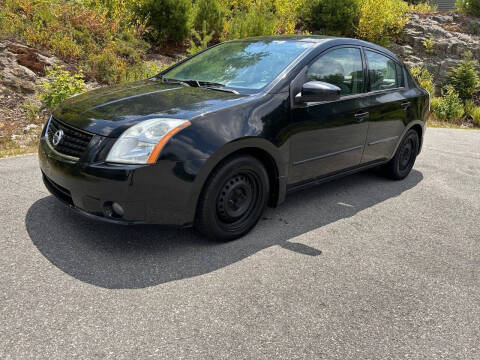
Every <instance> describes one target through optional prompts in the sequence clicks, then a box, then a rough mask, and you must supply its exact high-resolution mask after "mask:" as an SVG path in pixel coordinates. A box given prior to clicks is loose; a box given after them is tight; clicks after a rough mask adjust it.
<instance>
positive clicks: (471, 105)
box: [463, 99, 477, 116]
mask: <svg viewBox="0 0 480 360" xmlns="http://www.w3.org/2000/svg"><path fill="white" fill-rule="evenodd" d="M476 107H477V105H476V104H475V101H473V100H472V99H469V100H467V101H465V105H464V106H463V108H464V110H465V116H473V112H474V111H475V109H476Z"/></svg>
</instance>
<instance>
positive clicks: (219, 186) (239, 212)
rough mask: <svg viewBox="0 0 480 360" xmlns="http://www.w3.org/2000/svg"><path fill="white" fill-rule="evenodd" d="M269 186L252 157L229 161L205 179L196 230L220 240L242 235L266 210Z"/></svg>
mask: <svg viewBox="0 0 480 360" xmlns="http://www.w3.org/2000/svg"><path fill="white" fill-rule="evenodd" d="M269 184H270V183H269V178H268V174H267V171H266V170H265V167H264V166H263V165H262V163H261V162H260V161H258V160H257V159H255V158H254V157H252V156H249V155H241V156H237V157H233V158H231V159H229V160H228V161H227V162H225V163H223V164H222V165H220V166H219V167H218V168H216V169H215V170H214V171H213V173H212V174H211V175H210V177H209V179H208V180H207V183H206V185H205V188H204V190H203V192H202V195H201V197H200V200H199V203H198V208H197V216H196V219H195V229H196V230H197V231H198V232H199V233H200V234H202V235H204V236H205V237H208V238H211V239H215V240H219V241H230V240H234V239H237V238H239V237H242V236H244V235H245V234H247V233H248V232H249V231H250V230H251V229H252V228H253V227H254V226H255V225H256V223H257V222H258V220H259V219H260V217H261V215H262V213H263V211H264V210H265V207H266V205H267V201H268V196H269V192H270V185H269Z"/></svg>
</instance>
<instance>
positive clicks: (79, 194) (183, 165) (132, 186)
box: [39, 137, 202, 226]
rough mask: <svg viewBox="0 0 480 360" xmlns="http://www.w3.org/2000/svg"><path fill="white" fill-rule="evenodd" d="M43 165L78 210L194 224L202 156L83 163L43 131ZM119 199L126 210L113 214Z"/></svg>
mask: <svg viewBox="0 0 480 360" xmlns="http://www.w3.org/2000/svg"><path fill="white" fill-rule="evenodd" d="M39 161H40V168H41V171H42V174H43V177H44V182H45V185H46V187H47V189H48V190H49V191H50V192H51V193H52V194H53V195H54V196H55V197H57V198H58V199H60V200H62V201H63V202H64V203H67V204H68V205H69V206H70V207H71V208H73V209H75V210H76V211H77V212H79V213H81V214H83V215H86V216H89V217H92V218H95V219H99V220H104V221H107V222H112V223H119V224H127V225H128V224H163V225H175V226H189V225H191V224H192V223H193V220H194V217H195V209H196V201H197V198H198V189H199V188H201V187H200V186H199V184H196V183H195V179H196V176H195V174H194V172H195V171H194V170H193V169H198V168H199V167H201V165H202V164H200V163H199V162H198V161H192V162H175V161H170V160H165V161H160V162H159V163H157V164H154V165H116V164H108V163H105V162H99V163H91V164H89V163H84V162H82V161H81V160H79V161H75V160H72V159H68V158H66V157H64V156H61V155H60V154H58V153H57V152H55V151H54V150H53V149H52V148H51V147H50V145H49V144H48V143H47V140H46V139H45V138H44V137H42V138H41V140H40V146H39ZM113 202H116V203H118V204H120V205H121V206H122V208H123V209H124V214H123V216H121V217H119V216H115V215H112V214H111V212H109V211H108V208H109V206H110V205H111V204H112V203H113Z"/></svg>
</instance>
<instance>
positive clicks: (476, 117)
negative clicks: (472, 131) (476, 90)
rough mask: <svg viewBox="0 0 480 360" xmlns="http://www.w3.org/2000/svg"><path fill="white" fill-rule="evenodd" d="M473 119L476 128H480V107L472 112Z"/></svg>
mask: <svg viewBox="0 0 480 360" xmlns="http://www.w3.org/2000/svg"><path fill="white" fill-rule="evenodd" d="M471 116H472V119H473V123H474V124H475V125H476V126H479V127H480V107H476V108H475V109H474V110H473V111H472V114H471Z"/></svg>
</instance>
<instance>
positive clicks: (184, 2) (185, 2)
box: [136, 0, 192, 44]
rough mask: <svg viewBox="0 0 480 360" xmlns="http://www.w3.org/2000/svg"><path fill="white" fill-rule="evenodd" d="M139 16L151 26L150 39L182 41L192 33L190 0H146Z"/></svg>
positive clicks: (141, 5)
mask: <svg viewBox="0 0 480 360" xmlns="http://www.w3.org/2000/svg"><path fill="white" fill-rule="evenodd" d="M136 13H137V16H139V17H140V20H141V21H145V22H146V23H147V25H148V26H149V27H150V28H151V33H150V39H151V40H152V41H154V42H157V43H164V42H166V41H171V42H175V43H177V44H180V43H182V42H183V41H185V40H186V39H187V37H188V36H189V35H190V33H191V14H192V3H191V1H189V0H145V1H144V2H143V3H141V4H140V5H139V6H138V7H137V8H136Z"/></svg>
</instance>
